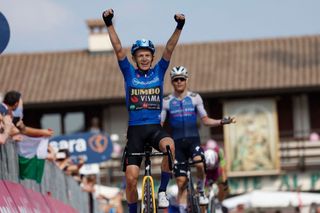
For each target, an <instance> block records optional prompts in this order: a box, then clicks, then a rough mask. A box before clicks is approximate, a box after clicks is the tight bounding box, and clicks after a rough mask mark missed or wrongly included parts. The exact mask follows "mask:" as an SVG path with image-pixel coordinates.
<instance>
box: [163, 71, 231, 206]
mask: <svg viewBox="0 0 320 213" xmlns="http://www.w3.org/2000/svg"><path fill="white" fill-rule="evenodd" d="M170 77H171V83H172V86H173V88H174V92H173V93H172V94H170V95H169V96H168V97H165V98H164V101H163V109H162V112H161V122H162V124H163V123H164V121H165V119H166V116H167V113H168V115H169V116H168V117H169V124H170V127H171V129H172V137H173V139H174V143H175V156H176V160H177V161H178V162H185V161H187V160H188V159H190V158H192V159H193V160H201V159H202V158H203V155H204V153H203V149H202V148H201V146H200V137H199V131H198V127H197V114H198V115H199V116H200V118H201V121H202V123H203V124H204V125H206V126H210V127H215V126H219V125H224V124H229V123H233V122H235V118H231V117H225V118H224V119H222V120H216V119H213V118H209V117H208V115H207V112H206V110H205V109H204V106H203V102H202V98H201V96H200V95H199V94H197V93H194V92H190V91H188V90H187V81H188V71H187V69H186V68H185V67H183V66H177V67H173V69H172V70H171V72H170ZM196 168H197V178H198V182H197V191H198V193H199V203H200V205H207V204H208V198H207V197H206V195H205V193H204V181H205V172H204V166H203V163H198V164H196ZM174 174H175V177H176V182H177V185H178V197H177V202H178V204H179V208H180V209H181V210H180V212H184V211H185V210H184V209H185V208H186V205H187V202H186V193H187V191H186V185H187V176H186V168H185V167H184V166H183V165H178V166H177V165H176V166H175V167H174Z"/></svg>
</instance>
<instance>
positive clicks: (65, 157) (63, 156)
mask: <svg viewBox="0 0 320 213" xmlns="http://www.w3.org/2000/svg"><path fill="white" fill-rule="evenodd" d="M55 157H56V164H57V166H58V167H59V168H60V169H61V170H62V171H64V172H65V173H66V174H67V175H72V176H73V177H74V178H75V179H76V180H77V181H79V182H80V181H81V179H80V174H79V170H80V168H81V167H82V165H83V164H84V160H83V158H79V159H78V162H77V163H75V162H73V161H72V159H71V157H70V152H69V150H68V149H61V150H59V152H58V153H57V154H56V156H55Z"/></svg>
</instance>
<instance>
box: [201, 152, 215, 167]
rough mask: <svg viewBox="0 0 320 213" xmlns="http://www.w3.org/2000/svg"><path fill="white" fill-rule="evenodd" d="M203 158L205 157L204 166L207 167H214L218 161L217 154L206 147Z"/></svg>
mask: <svg viewBox="0 0 320 213" xmlns="http://www.w3.org/2000/svg"><path fill="white" fill-rule="evenodd" d="M204 158H205V159H206V166H207V168H208V169H214V168H215V167H216V164H217V162H218V154H217V153H216V152H215V151H214V150H212V149H208V150H206V151H205V152H204Z"/></svg>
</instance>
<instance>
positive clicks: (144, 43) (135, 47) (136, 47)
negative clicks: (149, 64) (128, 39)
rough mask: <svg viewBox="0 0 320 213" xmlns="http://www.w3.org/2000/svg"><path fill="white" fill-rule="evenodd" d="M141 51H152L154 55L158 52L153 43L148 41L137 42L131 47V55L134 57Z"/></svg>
mask: <svg viewBox="0 0 320 213" xmlns="http://www.w3.org/2000/svg"><path fill="white" fill-rule="evenodd" d="M139 49H148V50H150V51H151V53H152V55H153V54H154V52H155V51H156V49H155V48H154V45H153V43H152V41H150V40H148V39H140V40H137V41H136V42H135V43H134V44H133V45H132V47H131V54H132V55H134V53H135V52H136V51H137V50H139Z"/></svg>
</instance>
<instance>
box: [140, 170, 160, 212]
mask: <svg viewBox="0 0 320 213" xmlns="http://www.w3.org/2000/svg"><path fill="white" fill-rule="evenodd" d="M143 184H144V186H143V194H142V195H143V197H142V198H141V200H142V201H141V213H156V212H157V207H156V202H155V198H154V187H153V180H152V178H151V177H150V176H145V177H144V180H143Z"/></svg>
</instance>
